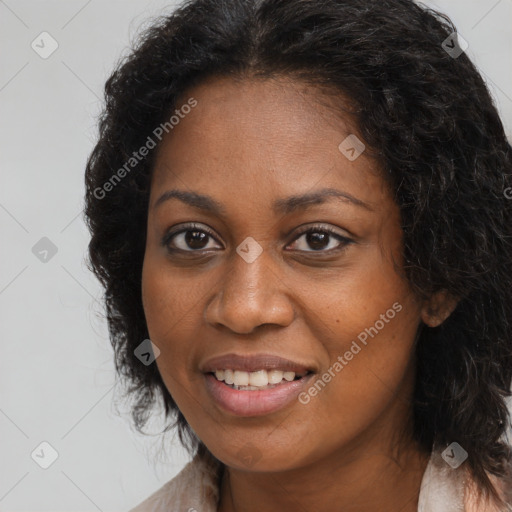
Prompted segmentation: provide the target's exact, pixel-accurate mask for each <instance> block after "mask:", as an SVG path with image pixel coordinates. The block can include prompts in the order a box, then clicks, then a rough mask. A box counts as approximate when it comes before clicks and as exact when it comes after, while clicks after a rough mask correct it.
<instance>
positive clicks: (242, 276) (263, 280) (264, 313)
mask: <svg viewBox="0 0 512 512" xmlns="http://www.w3.org/2000/svg"><path fill="white" fill-rule="evenodd" d="M277 267H278V266H277V265H273V264H272V261H271V257H270V256H267V253H265V251H263V253H262V254H261V255H260V256H259V257H258V258H257V259H256V260H255V261H253V262H252V263H248V262H246V261H245V260H244V259H243V258H241V257H240V256H239V255H238V254H237V253H235V254H233V257H232V259H231V260H230V261H229V262H228V263H226V271H225V272H224V275H223V278H222V279H221V281H220V282H219V284H218V285H217V287H214V295H213V296H212V297H211V299H210V300H209V301H208V303H207V305H206V309H205V319H206V321H207V322H208V323H209V324H210V325H212V326H214V327H217V328H218V327H219V326H224V327H227V328H229V329H230V330H231V331H233V332H236V333H239V334H250V333H252V332H253V331H254V330H255V329H256V328H257V327H258V326H260V325H264V324H274V325H279V326H283V327H285V326H287V325H289V324H290V323H291V322H292V321H293V319H294V316H295V311H294V308H293V304H292V302H291V300H290V293H291V290H290V288H289V287H288V286H287V285H286V284H285V283H284V281H283V280H282V279H280V278H279V270H278V268H277Z"/></svg>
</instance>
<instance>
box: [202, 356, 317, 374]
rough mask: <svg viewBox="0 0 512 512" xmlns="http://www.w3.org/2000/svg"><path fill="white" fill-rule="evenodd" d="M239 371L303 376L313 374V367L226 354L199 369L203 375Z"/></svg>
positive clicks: (277, 358)
mask: <svg viewBox="0 0 512 512" xmlns="http://www.w3.org/2000/svg"><path fill="white" fill-rule="evenodd" d="M226 369H228V370H240V371H244V372H249V373H251V372H257V371H258V370H267V371H269V370H281V371H283V372H294V373H295V375H305V374H306V373H309V372H315V367H314V366H313V365H308V364H305V363H299V362H296V361H293V360H291V359H285V358H283V357H280V356H276V355H272V354H255V355H238V354H226V355H224V356H218V357H214V358H211V359H208V360H207V361H206V362H205V363H204V364H203V365H202V366H201V367H200V370H201V371H202V372H203V373H214V372H215V371H217V370H226Z"/></svg>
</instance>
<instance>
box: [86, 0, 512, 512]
mask: <svg viewBox="0 0 512 512" xmlns="http://www.w3.org/2000/svg"><path fill="white" fill-rule="evenodd" d="M463 50H464V45H463V41H462V40H460V39H458V38H457V34H456V33H455V27H454V26H453V25H452V23H451V21H450V20H449V19H448V18H447V17H445V16H444V15H441V14H439V13H437V12H435V11H431V10H429V9H427V8H424V7H420V6H418V5H416V4H414V3H413V2H412V1H410V0H386V1H379V2H375V1H373V0H337V1H334V0H315V1H311V0H262V1H258V0H195V1H191V2H188V3H187V4H185V5H183V6H182V7H181V8H180V9H178V10H177V11H176V12H175V13H174V14H172V15H170V16H168V17H163V18H161V19H160V20H158V21H157V22H155V23H154V24H153V25H152V26H151V27H149V28H148V29H147V31H146V32H145V34H144V35H143V37H142V38H141V40H140V42H139V44H138V45H137V47H136V48H135V49H134V50H133V52H132V53H131V54H130V55H129V56H128V57H126V58H125V60H124V61H123V62H121V63H120V64H119V65H118V67H117V69H116V70H115V72H114V73H113V74H112V76H111V77H110V78H109V80H108V81H107V84H106V107H105V110H104V112H103V115H102V118H101V121H100V138H99V141H98V143H97V145H96V147H95V148H94V150H93V152H92V154H91V156H90V158H89V161H88V164H87V171H86V186H87V196H86V201H87V204H86V218H87V222H88V226H89V229H90V231H91V235H92V238H91V242H90V246H89V249H90V266H91V269H92V270H93V271H94V272H95V273H96V275H97V276H98V278H99V279H100V280H101V282H102V284H103V285H104V286H105V289H106V306H107V318H108V322H109V327H110V333H111V340H112V344H113V347H114V349H115V356H116V365H117V370H118V371H119V373H120V374H121V375H122V376H123V378H124V379H126V381H127V382H128V383H129V384H130V385H131V387H130V393H131V394H133V395H134V397H135V399H136V402H135V405H134V406H133V419H134V422H135V425H136V426H137V428H138V429H141V428H142V427H143V426H144V425H145V424H146V422H147V420H148V418H149V416H150V415H151V411H152V407H153V405H154V403H155V401H157V400H159V395H161V399H162V401H163V404H164V405H165V411H166V417H168V418H170V419H172V420H175V424H176V426H177V428H178V432H179V435H180V439H181V441H182V442H183V444H184V445H185V446H186V447H188V449H189V450H190V454H191V457H192V459H193V460H192V461H191V462H190V463H189V464H188V465H187V466H186V467H185V468H184V469H183V470H182V472H181V473H180V474H178V475H177V476H176V477H175V478H174V479H173V480H171V481H170V482H168V483H167V484H166V485H165V486H164V487H162V488H161V489H160V490H159V491H157V492H156V493H154V494H153V495H152V496H151V497H149V498H148V499H147V500H145V501H144V502H143V503H142V504H140V505H139V506H138V507H136V508H134V509H133V511H132V512H143V511H145V512H148V511H162V512H163V511H164V510H165V511H178V510H179V511H183V510H189V511H193V510H198V511H203V512H206V511H207V512H213V511H219V512H234V511H244V512H252V511H260V510H265V511H270V512H272V511H277V510H279V511H282V510H304V511H309V510H315V511H317V512H324V511H333V510H336V511H338V510H343V511H344V512H348V511H373V510H378V511H402V512H413V511H416V510H419V511H422V512H434V511H435V512H440V511H450V512H451V511H456V510H466V511H476V510H478V511H484V510H485V511H505V510H512V506H511V503H512V499H511V496H510V494H511V493H512V485H511V469H510V468H511V448H510V445H509V440H508V439H507V437H506V433H507V429H508V428H509V426H510V417H509V413H508V411H507V407H506V402H505V399H506V397H508V396H510V385H511V379H512V344H511V343H510V342H511V322H512V297H511V294H512V259H511V255H512V202H511V201H510V200H509V199H507V194H506V192H505V191H506V190H507V189H508V190H510V186H511V184H512V159H511V154H512V153H511V146H510V144H509V143H508V142H507V140H506V137H505V135H504V131H503V126H502V123H501V121H500V119H499V116H498V113H497V111H496V108H495V106H494V105H493V102H492V100H491V98H490V96H489V93H488V91H487V89H486V87H485V85H484V83H483V80H482V78H481V76H480V75H479V73H478V72H477V71H476V69H475V67H474V65H473V64H472V63H471V62H470V60H469V59H468V57H467V56H466V55H465V53H464V51H463ZM150 340H151V341H150ZM172 426H173V423H172V422H171V423H170V424H169V427H168V428H171V427H172Z"/></svg>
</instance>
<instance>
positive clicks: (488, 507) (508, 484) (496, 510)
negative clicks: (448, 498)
mask: <svg viewBox="0 0 512 512" xmlns="http://www.w3.org/2000/svg"><path fill="white" fill-rule="evenodd" d="M507 470H508V471H507V475H506V476H504V477H503V478H498V477H496V476H494V475H490V474H489V475H488V476H489V479H490V480H491V482H492V483H493V485H494V487H495V489H496V491H497V492H498V494H499V496H500V498H501V499H502V500H503V502H504V503H505V508H503V507H499V506H498V505H496V504H492V503H489V502H487V503H484V502H483V501H482V500H479V499H478V497H477V495H478V492H477V486H476V484H475V482H474V481H473V480H472V479H468V485H467V486H466V492H465V494H464V505H465V511H466V512H512V461H509V464H508V466H507Z"/></svg>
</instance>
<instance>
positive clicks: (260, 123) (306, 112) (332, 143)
mask: <svg viewBox="0 0 512 512" xmlns="http://www.w3.org/2000/svg"><path fill="white" fill-rule="evenodd" d="M190 98H193V99H194V100H195V101H196V102H197V104H196V106H195V107H194V108H193V109H190V110H189V109H186V111H187V112H188V113H186V114H184V113H182V115H181V116H180V119H179V122H178V123H177V124H175V125H174V126H173V128H172V130H170V131H169V133H167V134H165V135H164V137H163V139H162V143H161V145H160V147H159V149H158V155H157V158H156V161H155V165H154V175H153V181H152V196H153V197H152V201H153V202H154V201H155V200H156V198H155V195H156V193H157V192H159V191H163V190H165V189H167V188H170V187H171V186H177V185H179V187H180V188H186V189H190V190H197V189H198V188H199V189H201V190H202V191H205V190H208V191H209V192H210V193H211V194H212V195H215V193H216V192H217V194H218V195H219V194H220V195H225V193H226V190H228V189H229V190H237V191H239V193H240V194H241V196H242V197H243V196H244V195H245V196H246V198H247V199H248V200H250V199H251V198H252V199H255V196H254V194H255V193H256V194H260V195H265V196H268V197H277V196H279V197H281V196H285V195H286V196H289V195H293V194H299V193H304V192H305V191H307V190H310V189H313V188H315V184H318V185H319V186H321V188H323V187H336V186H337V187H338V188H339V187H340V186H341V187H343V188H344V189H347V188H348V189H352V191H354V194H353V195H357V194H359V196H363V197H360V198H361V200H363V201H366V202H369V203H374V202H376V201H377V202H378V201H380V200H382V196H383V194H385V193H386V190H385V188H386V187H385V184H384V183H383V180H382V179H381V177H380V173H379V172H378V169H377V164H376V162H375V161H374V160H373V159H371V158H369V157H368V156H367V155H365V153H364V152H363V153H362V154H361V155H360V156H359V157H358V158H357V159H355V160H353V161H351V160H349V159H348V158H347V157H346V156H345V154H344V153H343V152H342V151H340V149H339V145H340V143H342V142H343V141H344V140H345V139H346V138H347V137H353V136H354V135H355V136H356V137H358V138H359V139H361V138H362V137H361V136H360V135H359V134H358V132H357V127H356V125H355V122H354V119H353V118H352V117H350V116H349V115H348V114H346V115H342V114H341V113H340V112H341V111H340V110H339V109H337V108H335V106H331V104H332V101H331V99H330V98H329V97H327V96H325V95H324V94H322V93H321V92H320V90H319V89H317V88H315V87H312V86H309V85H306V84H303V83H300V82H293V81H291V80H289V79H283V78H281V79H267V80H260V79H258V80H236V81H235V80H233V79H230V78H225V77H222V78H211V79H209V80H207V81H206V82H203V83H202V84H200V85H198V86H196V87H193V88H190V89H189V90H187V91H186V92H185V93H184V94H183V95H182V96H181V98H179V100H178V101H177V102H176V105H175V109H178V110H179V109H180V107H181V106H182V105H185V104H186V103H187V101H188V100H189V99H190ZM340 103H341V101H340ZM348 108H350V105H348ZM169 117H170V116H169ZM350 140H351V139H350ZM355 191H357V194H356V193H355ZM349 192H350V190H349Z"/></svg>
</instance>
